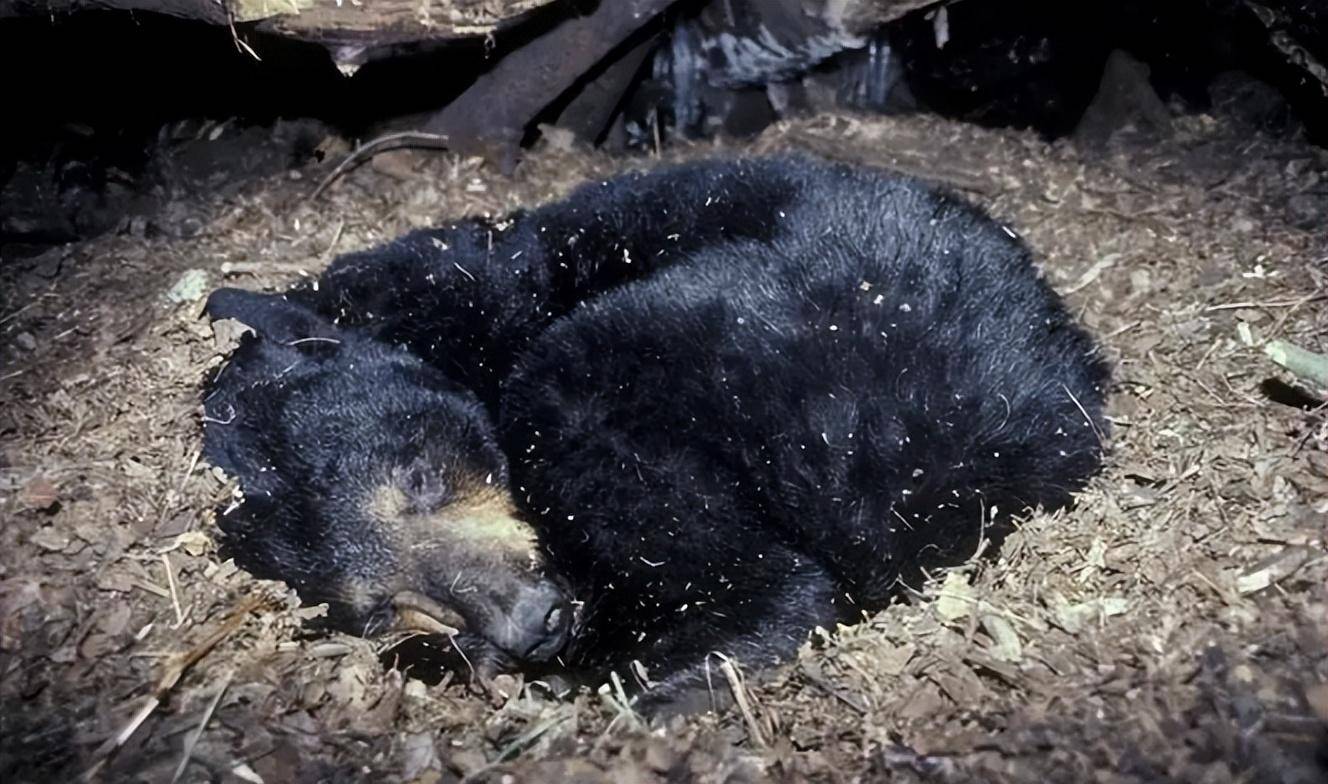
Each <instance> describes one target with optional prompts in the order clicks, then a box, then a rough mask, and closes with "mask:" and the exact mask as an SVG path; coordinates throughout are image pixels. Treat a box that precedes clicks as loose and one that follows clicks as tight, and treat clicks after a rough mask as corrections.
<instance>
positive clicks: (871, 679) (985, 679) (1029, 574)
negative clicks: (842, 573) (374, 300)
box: [0, 115, 1328, 784]
mask: <svg viewBox="0 0 1328 784" xmlns="http://www.w3.org/2000/svg"><path fill="white" fill-rule="evenodd" d="M785 147H797V148H802V149H811V150H814V151H817V152H820V153H822V154H825V155H831V156H836V157H840V158H845V159H848V160H855V161H862V162H868V163H876V164H880V165H885V166H893V167H895V168H898V169H901V170H904V171H908V172H910V173H914V174H921V175H924V176H930V177H933V178H935V179H938V180H941V181H943V182H945V183H948V184H949V185H950V186H951V187H954V188H956V189H958V190H960V191H962V192H963V193H965V194H966V195H968V196H969V197H971V198H973V199H975V200H976V201H978V202H980V203H982V204H984V205H985V206H986V207H988V208H989V209H990V210H991V211H992V212H993V214H995V215H996V216H998V217H999V218H1000V219H1001V220H1003V221H1005V222H1007V223H1008V224H1009V226H1010V227H1012V229H1014V230H1017V231H1018V232H1019V233H1021V234H1023V235H1024V236H1025V237H1026V238H1027V239H1028V241H1029V242H1030V244H1031V245H1032V246H1033V247H1034V248H1035V250H1036V252H1037V253H1038V255H1039V258H1040V259H1041V260H1042V262H1043V267H1044V269H1045V271H1046V275H1047V276H1048V278H1049V279H1050V280H1051V281H1052V282H1053V283H1054V284H1055V285H1056V287H1057V288H1058V289H1060V290H1061V291H1062V292H1064V293H1066V294H1067V296H1068V297H1069V299H1070V300H1071V302H1072V303H1073V305H1074V307H1075V308H1076V309H1077V311H1078V312H1079V313H1080V314H1081V315H1082V318H1083V319H1084V321H1085V322H1086V323H1087V324H1088V325H1089V326H1090V327H1091V328H1092V329H1093V330H1094V332H1095V333H1096V334H1097V335H1099V336H1100V338H1101V340H1102V342H1103V343H1104V344H1105V345H1106V347H1107V349H1108V352H1109V354H1110V357H1111V359H1112V361H1113V362H1114V364H1115V366H1116V379H1117V380H1116V383H1115V387H1114V389H1113V393H1112V405H1111V413H1112V417H1113V423H1114V430H1113V432H1112V434H1111V436H1110V441H1111V444H1112V452H1111V457H1110V463H1109V466H1108V468H1107V470H1106V471H1105V472H1104V473H1103V474H1102V476H1101V477H1100V478H1099V479H1098V480H1096V481H1095V482H1094V483H1093V484H1092V486H1091V487H1090V488H1089V489H1088V490H1087V491H1086V492H1084V493H1083V494H1082V496H1081V498H1080V500H1079V503H1078V505H1077V507H1076V508H1075V509H1074V510H1073V511H1071V512H1069V513H1062V514H1059V515H1055V516H1048V515H1039V516H1036V517H1034V518H1033V519H1031V520H1030V521H1029V522H1028V523H1027V524H1026V525H1025V526H1024V527H1023V529H1022V530H1021V531H1020V532H1019V533H1017V534H1016V535H1014V536H1013V537H1012V538H1011V539H1010V540H1009V541H1008V542H1007V544H1006V547H1005V548H1004V550H1003V551H1002V552H1001V554H1000V555H999V558H997V559H994V560H992V559H985V560H984V561H981V562H975V563H972V564H969V565H968V566H966V567H963V568H960V569H958V570H955V571H954V572H952V573H949V574H945V575H937V576H936V579H935V580H934V582H933V583H932V584H931V585H930V587H929V588H928V589H927V591H926V592H925V595H923V596H918V597H914V598H913V600H912V601H908V602H904V603H901V604H900V605H899V606H896V607H893V608H891V609H889V610H887V611H885V612H882V613H880V614H879V615H877V616H875V617H873V618H871V619H870V620H869V621H868V622H865V623H862V624H860V625H857V626H855V627H852V628H843V629H839V630H830V631H827V632H826V633H825V634H816V635H814V636H813V639H812V640H810V641H809V642H808V644H807V645H806V647H805V649H804V651H803V653H802V655H801V656H800V657H799V659H798V660H797V661H796V662H793V663H790V664H789V665H788V666H786V667H783V668H780V669H778V670H776V671H774V672H773V673H769V674H767V675H765V676H763V677H757V676H756V675H754V674H750V673H749V674H748V678H747V681H746V682H745V683H742V682H731V681H730V679H728V678H725V677H724V676H723V675H722V674H719V673H717V675H716V681H715V689H716V690H719V691H721V692H731V691H733V690H735V689H736V690H737V691H738V693H740V694H741V695H742V697H743V699H742V700H740V701H739V704H738V705H737V706H734V707H729V708H725V709H723V710H721V711H719V712H717V713H709V714H703V715H697V716H691V717H684V718H675V719H671V720H669V721H667V722H665V723H663V724H658V725H654V726H648V725H646V724H644V723H642V722H641V721H640V720H639V719H638V718H637V717H635V716H633V715H632V714H631V713H630V712H629V711H625V710H623V709H621V707H620V705H619V703H618V702H617V701H616V700H615V699H614V697H613V694H612V692H611V691H605V692H604V693H585V694H582V695H581V696H579V697H577V698H576V699H574V700H570V701H563V702H560V701H557V700H554V699H552V698H550V697H548V696H547V695H546V693H545V692H544V691H543V690H541V689H540V688H539V686H538V685H537V684H525V683H522V681H521V680H520V679H518V678H514V677H509V676H504V677H502V678H500V679H498V680H497V681H496V682H495V683H493V684H492V686H493V689H492V690H490V691H489V692H487V693H485V692H482V691H480V690H477V689H475V688H473V687H472V686H470V685H467V684H464V683H459V682H456V681H445V682H444V683H442V684H440V685H433V686H430V685H426V684H425V683H423V682H421V681H419V680H416V679H413V678H411V677H409V676H408V675H404V674H403V673H402V672H400V671H397V670H393V669H389V668H384V667H383V666H382V665H381V664H380V663H379V660H378V657H377V651H378V648H379V647H380V646H381V642H380V641H370V640H363V639H359V638H354V637H348V636H338V635H331V636H329V635H326V634H321V633H311V632H310V631H309V629H308V626H307V624H306V623H305V619H306V618H308V617H309V616H311V615H315V614H316V613H317V609H316V608H300V607H299V605H298V602H297V601H296V600H295V599H294V597H293V596H291V595H290V594H289V592H288V591H287V590H286V588H285V587H284V586H283V585H281V584H280V583H263V582H259V581H256V580H254V579H252V578H251V577H249V576H248V575H246V574H245V573H244V572H242V571H239V570H238V569H237V568H236V567H235V566H234V565H233V564H231V563H229V562H223V561H221V560H219V558H218V556H217V554H216V546H215V538H216V533H217V532H216V528H215V524H214V522H213V515H214V511H215V510H216V508H217V507H218V506H219V505H224V504H225V503H226V502H227V500H228V498H229V496H230V493H231V492H232V487H231V486H230V485H228V484H227V483H226V482H224V481H222V480H221V479H220V478H218V477H217V476H216V475H215V474H214V472H213V471H212V470H211V469H210V468H209V467H208V466H206V465H205V464H203V463H202V462H201V461H200V459H199V446H200V426H199V416H200V407H199V400H198V389H199V385H200V382H201V380H202V379H203V377H204V375H205V374H206V373H207V372H208V371H209V370H210V369H213V368H215V367H216V366H217V365H218V363H219V362H220V361H221V353H222V352H223V351H224V349H225V347H226V346H227V345H228V343H227V340H226V338H225V336H216V335H214V334H213V331H212V328H211V327H210V326H209V325H208V324H207V323H206V322H205V321H204V320H201V319H200V318H199V311H200V307H201V302H202V301H201V297H202V296H203V295H204V294H205V293H206V291H208V290H210V289H211V288H213V287H215V286H217V285H220V284H222V283H223V282H226V283H229V284H232V285H243V286H249V287H258V286H280V285H285V284H287V283H289V282H291V281H293V280H295V279H296V278H297V277H298V276H300V275H304V274H316V273H317V272H318V271H319V270H320V269H321V268H322V267H324V266H325V265H326V264H327V263H328V261H329V260H330V259H331V258H332V257H333V256H334V255H335V254H337V253H341V252H345V251H349V250H353V249H357V248H363V247H366V246H369V245H372V244H374V243H377V242H381V241H384V240H387V239H389V238H391V237H393V236H395V235H397V234H399V233H401V232H403V231H405V230H406V229H408V228H411V227H416V226H423V225H429V224H435V223H438V222H440V221H442V220H443V219H445V218H448V217H455V216H459V215H462V214H466V213H492V214H500V213H502V212H505V211H507V210H509V209H511V208H513V207H515V206H518V205H523V204H534V203H537V202H541V201H544V200H548V199H552V198H555V197H557V196H558V195H560V194H562V193H564V192H565V191H566V190H567V189H568V188H570V187H571V186H572V185H574V184H576V183H577V182H580V181H581V180H583V179H585V178H587V177H593V176H605V175H608V174H610V173H612V172H615V171H618V170H621V169H623V168H626V167H628V166H652V165H656V163H657V162H658V160H657V159H637V160H625V159H613V158H610V157H607V156H603V155H600V154H597V153H593V152H588V151H582V150H576V149H560V148H556V147H552V146H549V147H545V148H543V149H539V150H537V151H535V152H533V153H532V154H531V155H530V156H529V158H528V159H527V160H526V162H525V163H524V164H523V165H522V166H521V167H520V168H519V169H518V171H517V173H516V175H515V177H513V178H505V177H502V176H500V175H498V174H497V173H495V172H493V171H491V170H489V169H486V168H483V167H481V166H479V164H477V163H476V162H474V161H471V160H467V159H462V158H458V157H454V156H447V155H441V154H438V153H428V154H424V153H412V152H395V153H390V154H388V155H385V156H380V157H379V158H377V159H375V161H374V162H373V163H372V164H369V165H365V166H362V167H360V168H358V169H357V170H355V171H353V172H352V173H351V174H349V175H348V176H347V177H345V178H343V179H341V180H340V181H338V182H337V183H336V185H335V186H334V187H333V188H331V189H329V190H328V191H327V192H326V193H324V194H323V195H322V196H321V197H320V198H319V199H317V200H315V201H309V200H306V197H307V196H308V194H309V193H310V191H311V190H312V189H313V186H314V184H315V180H316V179H317V176H318V175H319V172H317V171H314V170H305V171H304V172H303V176H300V175H299V174H294V175H292V174H283V175H281V176H274V177H269V178H266V179H260V180H255V181H254V182H252V183H251V184H250V185H249V186H247V187H245V188H243V189H240V190H239V191H238V192H235V191H228V192H226V193H212V194H207V193H204V194H203V195H201V196H198V197H195V198H192V199H184V200H178V201H173V202H171V203H170V204H168V205H167V206H166V207H165V208H164V210H163V212H161V213H160V214H159V215H157V216H156V217H155V218H154V219H153V224H154V225H155V226H157V227H158V228H159V231H153V230H151V226H148V227H146V228H145V227H144V226H143V225H142V224H141V223H139V224H135V225H134V226H131V230H128V231H126V232H124V233H121V234H118V235H113V236H106V237H103V238H100V239H97V240H94V241H90V242H86V243H82V244H75V245H69V246H66V247H64V248H61V249H58V250H54V251H50V252H48V253H46V254H44V255H42V256H39V257H36V258H33V259H27V260H23V261H15V262H10V263H8V264H7V265H6V266H5V267H3V268H0V401H2V405H0V515H2V517H0V520H2V522H0V780H3V781H6V782H26V781H49V780H55V779H57V778H62V779H66V780H67V779H69V778H70V777H73V776H84V775H86V776H87V777H88V778H89V779H90V780H102V781H146V782H157V781H170V780H172V777H175V776H177V775H178V776H179V779H178V780H180V781H191V782H192V781H226V782H231V781H247V782H258V781H265V782H269V783H271V782H286V781H343V780H363V779H372V780H374V781H383V782H395V781H403V782H405V781H409V782H456V781H458V780H459V779H464V780H467V781H493V782H500V781H501V782H542V781H576V782H628V783H629V784H632V783H635V782H641V783H643V784H644V783H645V782H690V781H697V782H733V783H734V784H737V783H738V782H755V781H765V780H772V781H815V782H855V781H883V780H888V781H945V782H949V781H994V782H1001V781H1030V782H1031V781H1048V782H1090V781H1091V782H1158V781H1177V782H1180V781H1186V782H1191V781H1192V782H1198V781H1203V782H1215V783H1218V784H1221V783H1222V782H1238V781H1239V782H1279V783H1286V784H1290V783H1291V782H1304V783H1306V784H1308V783H1309V782H1319V781H1324V780H1328V768H1326V767H1325V764H1328V761H1326V757H1328V729H1326V728H1328V686H1325V684H1326V683H1328V645H1326V641H1328V558H1326V557H1325V546H1326V542H1325V539H1326V537H1328V413H1326V411H1325V409H1324V407H1323V406H1322V402H1321V401H1322V396H1323V391H1322V390H1313V389H1307V388H1303V387H1300V386H1297V382H1296V381H1295V379H1293V378H1291V377H1289V376H1287V375H1285V374H1284V373H1283V372H1282V371H1280V370H1279V369H1278V368H1277V367H1276V366H1275V365H1273V364H1272V363H1271V362H1269V361H1268V359H1267V358H1266V357H1265V356H1264V354H1263V352H1262V350H1261V346H1262V344H1263V343H1264V342H1265V341H1267V340H1269V339H1272V338H1283V339H1287V340H1291V341H1294V342H1296V343H1298V344H1300V345H1303V346H1305V347H1307V348H1311V349H1316V350H1320V351H1322V350H1325V349H1328V340H1325V338H1324V336H1325V335H1328V310H1326V309H1325V303H1326V302H1328V288H1325V278H1326V277H1328V235H1326V234H1325V232H1324V228H1323V227H1324V218H1325V216H1326V215H1328V155H1326V154H1325V152H1324V151H1323V150H1319V149H1316V148H1313V147H1310V146H1307V145H1305V144H1304V143H1303V142H1300V141H1298V140H1296V139H1294V138H1290V139H1277V138H1269V137H1264V136H1261V135H1259V134H1258V133H1255V132H1253V131H1251V130H1249V129H1247V128H1245V127H1243V126H1241V125H1240V124H1239V123H1238V122H1237V121H1235V120H1231V119H1226V118H1222V117H1214V116H1206V115H1198V116H1191V117H1188V118H1182V119H1180V120H1178V121H1177V123H1176V128H1175V129H1174V131H1173V134H1172V135H1171V136H1170V137H1169V138H1167V139H1163V140H1148V139H1142V138H1135V139H1131V138H1129V137H1128V136H1127V137H1126V138H1124V139H1118V140H1117V142H1115V143H1114V144H1113V145H1111V146H1110V147H1109V148H1107V149H1104V150H1099V151H1096V152H1093V151H1085V150H1080V149H1076V148H1075V147H1074V146H1073V145H1072V144H1070V143H1066V142H1058V143H1055V144H1049V143H1046V142H1044V141H1042V140H1040V139H1039V138H1037V137H1035V136H1032V135H1029V134H1024V133H1020V132H1013V131H1009V132H1002V131H990V130H983V129H979V128H974V127H970V126H964V125H959V124H954V123H948V122H945V121H941V120H935V119H879V118H878V119H870V120H869V119H863V118H851V117H822V118H818V119H814V120H808V121H800V122H796V123H791V124H787V125H782V126H778V127H776V128H773V129H771V130H770V131H768V132H767V133H766V134H764V135H763V136H762V137H760V138H758V139H757V140H755V141H754V142H752V143H750V144H745V145H732V144H730V145H727V146H722V147H718V148H713V147H708V146H707V147H700V146H698V147H695V148H689V149H677V150H674V151H673V152H670V153H668V154H666V155H665V156H664V158H665V159H667V158H670V157H675V158H676V157H687V156H697V155H708V154H733V153H737V152H741V151H751V150H753V149H756V150H769V149H776V148H785Z"/></svg>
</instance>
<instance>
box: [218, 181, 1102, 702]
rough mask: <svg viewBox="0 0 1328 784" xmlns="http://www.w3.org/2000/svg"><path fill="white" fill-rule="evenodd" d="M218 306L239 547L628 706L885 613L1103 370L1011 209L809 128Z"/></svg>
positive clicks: (1057, 460) (1061, 485)
mask: <svg viewBox="0 0 1328 784" xmlns="http://www.w3.org/2000/svg"><path fill="white" fill-rule="evenodd" d="M207 310H208V313H209V315H210V316H211V317H212V318H214V319H222V318H234V319H237V320H239V321H241V322H243V323H245V324H246V325H248V326H249V327H251V328H252V329H253V331H254V333H255V334H252V335H247V336H246V337H245V339H244V340H243V341H242V343H241V345H240V346H239V348H238V349H237V350H236V351H235V353H234V355H233V356H232V358H231V359H230V361H229V363H228V364H227V365H226V366H225V367H223V369H222V370H221V371H220V373H219V374H218V375H217V377H216V378H215V379H213V380H212V381H211V382H210V385H209V389H208V391H207V393H206V397H205V426H204V428H205V429H204V445H205V454H206V457H207V458H208V459H209V460H210V461H211V462H212V463H214V464H215V465H218V466H220V467H222V468H223V469H224V470H225V471H227V472H228V473H229V474H231V475H233V476H234V477H236V478H237V479H238V480H239V483H240V486H241V489H242V491H243V502H242V503H241V504H239V505H238V507H237V508H234V509H232V510H230V511H228V512H226V513H223V514H221V515H220V516H219V522H220V526H221V528H222V530H223V532H224V533H225V545H226V547H227V549H228V550H229V552H230V553H232V554H233V555H234V556H235V557H236V559H237V562H238V563H239V564H240V565H241V566H244V567H245V568H247V569H249V570H250V571H252V572H254V573H256V574H258V575H259V576H262V577H270V578H279V579H284V580H286V581H287V582H289V583H290V584H292V585H293V586H294V587H295V588H296V589H297V590H298V591H299V592H300V593H301V595H302V596H303V597H304V598H305V600H306V601H316V602H327V603H328V605H329V608H330V615H331V619H332V620H333V622H334V623H336V624H338V625H339V626H341V627H342V628H345V629H348V630H350V631H353V632H356V633H361V634H372V633H376V632H380V631H384V630H387V629H391V628H406V629H415V630H422V631H426V632H431V633H434V634H445V635H449V636H450V639H451V643H452V644H454V645H455V648H456V650H457V651H458V652H460V653H461V654H462V655H464V657H465V660H466V662H467V663H468V664H470V665H471V666H472V667H476V668H479V669H482V670H484V671H486V672H492V671H495V670H498V669H504V668H516V667H520V668H524V669H527V670H531V669H533V670H535V671H537V672H538V671H542V672H552V671H554V670H558V671H562V672H566V673H574V674H578V675H579V676H580V677H583V678H586V679H589V680H591V681H592V682H602V681H595V680H594V679H599V678H603V677H605V676H606V675H607V674H608V673H609V672H610V671H612V672H616V673H617V674H618V675H619V676H620V677H621V680H622V681H623V682H624V684H626V685H627V686H628V687H629V688H632V689H634V690H636V691H637V693H638V694H640V695H641V696H640V699H641V704H642V705H648V704H663V703H666V702H668V701H669V700H672V699H676V698H678V697H679V695H682V694H684V693H685V692H687V691H688V690H689V689H692V688H694V687H697V686H699V685H700V684H703V683H705V681H706V678H707V676H708V673H709V670H708V668H710V667H712V666H713V665H714V659H713V658H712V656H713V655H715V654H722V655H724V656H728V657H732V658H734V659H736V660H738V661H739V662H741V663H742V664H744V665H747V666H754V667H763V666H767V665H771V664H774V663H776V662H779V661H781V660H783V659H785V658H787V657H789V656H790V655H791V654H793V653H794V652H795V651H796V650H797V649H798V647H799V646H800V645H801V644H802V643H803V642H804V641H805V639H806V636H807V634H808V632H809V631H810V630H812V629H814V628H815V627H818V626H820V627H824V628H833V626H834V624H835V623H837V622H852V621H854V620H859V619H861V617H862V616H863V613H867V612H872V611H874V610H878V609H880V608H882V607H883V606H885V605H886V604H887V603H888V602H889V601H890V600H891V598H892V597H894V596H896V595H897V593H898V592H899V589H900V586H903V585H916V584H917V581H918V580H920V579H921V578H922V577H923V575H924V574H925V573H926V572H927V571H928V570H931V569H935V568H937V567H943V566H946V565H953V564H956V563H959V562H962V561H964V560H966V559H967V558H969V557H971V556H972V555H973V554H974V553H975V552H976V551H977V550H978V549H979V542H981V541H987V542H994V543H996V544H999V541H1000V539H1001V537H1002V536H1003V535H1004V534H1005V533H1006V532H1007V531H1008V530H1009V529H1010V527H1011V525H1012V521H1013V520H1014V519H1016V518H1017V516H1019V515H1021V514H1024V513H1027V512H1028V511H1029V510H1031V509H1033V508H1037V507H1041V508H1044V509H1055V508H1058V507H1062V506H1065V505H1067V504H1068V503H1069V502H1070V501H1071V495H1072V493H1073V492H1074V491H1075V490H1076V489H1078V488H1080V487H1082V485H1083V484H1084V482H1085V481H1086V480H1087V479H1088V478H1089V477H1090V476H1091V475H1092V474H1093V473H1094V472H1095V471H1096V470H1097V468H1098V467H1099V465H1100V462H1101V459H1102V454H1103V438H1104V434H1105V432H1106V422H1105V421H1104V415H1103V405H1104V388H1105V386H1106V384H1107V381H1108V369H1107V367H1106V365H1105V363H1104V361H1103V359H1102V358H1101V357H1100V355H1099V350H1098V348H1097V346H1096V345H1095V343H1094V341H1093V340H1092V339H1091V338H1090V337H1089V335H1088V334H1087V333H1086V332H1085V331H1084V330H1083V329H1082V328H1081V327H1080V326H1078V325H1076V324H1075V323H1074V321H1073V319H1072V317H1071V316H1070V315H1069V314H1068V313H1067V311H1066V309H1065V307H1064V306H1063V305H1062V303H1061V301H1060V300H1059V298H1058V297H1057V295H1056V294H1055V293H1054V292H1053V291H1052V290H1051V289H1050V288H1049V287H1048V285H1046V283H1045V282H1044V281H1043V280H1042V279H1041V278H1040V277H1039V275H1038V272H1037V270H1036V268H1035V266H1034V264H1033V262H1032V260H1031V258H1030V255H1029V252H1028V251H1027V249H1026V248H1025V246H1024V245H1023V243H1022V242H1021V241H1020V240H1019V239H1017V238H1016V236H1015V234H1014V233H1013V232H1012V231H1010V230H1009V229H1008V228H1006V227H1004V226H1002V225H1000V224H998V223H996V222H994V221H993V220H991V219H990V218H989V217H987V216H986V215H985V214H984V213H982V212H981V211H980V210H978V209H977V208H975V207H973V206H971V205H969V204H967V203H965V202H963V201H960V200H958V199H956V198H954V197H951V196H948V195H945V194H943V193H939V192H937V191H935V190H933V189H931V188H929V187H927V186H925V185H923V184H921V183H919V182H917V181H914V180H911V179H906V178H902V177H898V176H894V175H890V174H887V173H885V172H882V171H878V170H873V169H870V168H864V167H860V166H854V167H851V166H847V165H839V164H832V163H827V162H824V161H820V160H815V159H811V158H807V157H801V156H772V157H760V158H751V159H737V160H706V161H699V162H692V163H685V164H679V165H673V166H669V167H664V168H660V169H657V170H655V171H652V172H649V173H640V174H627V175H623V176H620V177H617V178H615V179H610V180H608V181H604V182H593V183H589V184H585V185H583V186H581V187H580V188H579V189H577V190H575V191H574V192H573V193H572V194H571V195H570V196H568V197H567V198H566V199H565V200H563V201H560V202H556V203H552V204H549V205H546V206H543V207H540V208H537V209H533V210H526V211H518V212H516V213H514V214H511V215H508V216H506V217H505V218H503V219H501V220H496V221H495V220H485V219H479V218H471V219H466V220H462V221H459V222H457V223H453V224H451V225H447V226H445V227H443V228H439V229H429V230H420V231H415V232H412V233H410V234H407V235H406V236H404V237H401V238H400V239H398V240H396V241H393V242H391V243H388V244H386V245H384V246H382V247H378V248H374V249H372V250H368V251H364V252H359V253H352V254H349V255H346V256H343V257H341V258H339V259H338V260H336V261H335V262H334V263H333V264H332V265H331V267H330V268H329V269H328V270H327V271H326V272H325V273H324V274H323V275H322V276H321V277H320V278H319V279H318V280H317V282H316V283H313V284H306V285H301V286H297V287H296V288H294V289H292V290H290V291H288V292H285V293H283V294H259V293H253V292H245V291H240V290H236V289H222V290H219V291H217V292H215V293H214V294H213V295H212V297H211V298H210V299H209V302H208V306H207ZM439 639H442V638H439Z"/></svg>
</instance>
